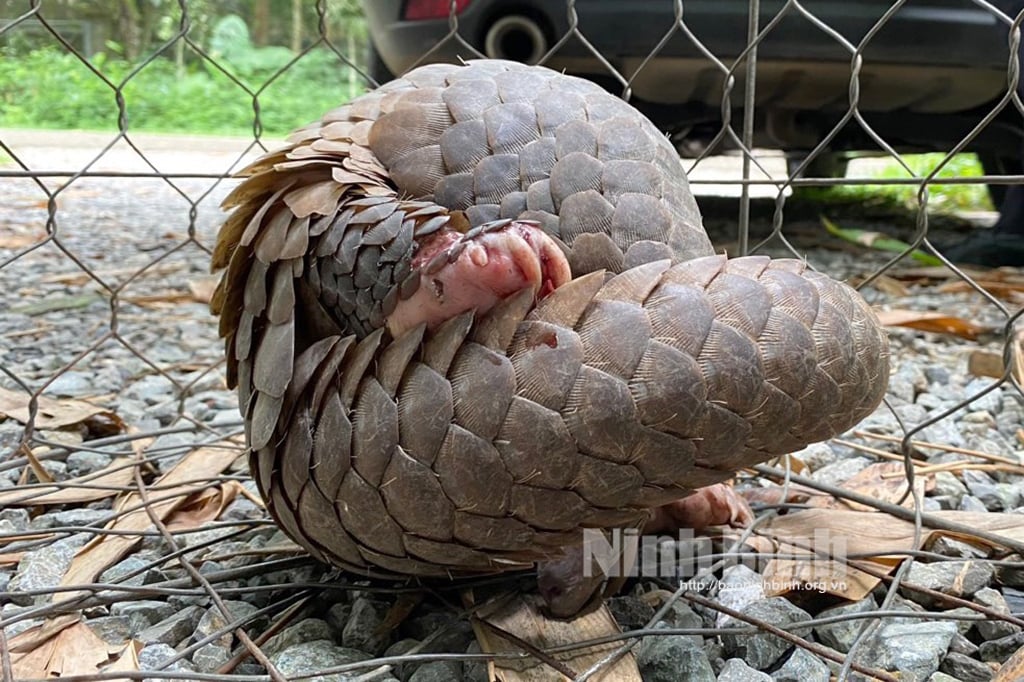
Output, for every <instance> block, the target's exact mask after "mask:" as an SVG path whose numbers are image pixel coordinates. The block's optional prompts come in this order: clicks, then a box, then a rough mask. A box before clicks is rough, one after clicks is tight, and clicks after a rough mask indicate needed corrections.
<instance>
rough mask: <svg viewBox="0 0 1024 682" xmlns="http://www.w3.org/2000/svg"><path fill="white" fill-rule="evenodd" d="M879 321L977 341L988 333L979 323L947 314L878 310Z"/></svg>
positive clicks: (890, 325) (899, 309) (891, 325)
mask: <svg viewBox="0 0 1024 682" xmlns="http://www.w3.org/2000/svg"><path fill="white" fill-rule="evenodd" d="M875 314H876V315H878V320H879V321H880V322H881V323H882V324H883V325H885V326H887V327H910V328H912V329H919V330H921V331H925V332H936V333H939V334H953V335H954V336H959V337H961V338H964V339H968V340H971V341H973V340H975V339H977V338H978V336H979V335H980V334H982V333H983V332H986V331H988V329H987V328H986V327H983V326H981V325H979V324H977V323H974V322H971V321H969V320H965V319H963V318H961V317H956V316H953V315H947V314H945V313H935V312H921V311H918V310H904V309H901V308H896V309H893V310H876V311H875Z"/></svg>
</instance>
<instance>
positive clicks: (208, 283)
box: [188, 275, 220, 303]
mask: <svg viewBox="0 0 1024 682" xmlns="http://www.w3.org/2000/svg"><path fill="white" fill-rule="evenodd" d="M219 281H220V276H219V275H209V276H207V277H199V278H196V279H190V280H189V282H188V290H189V292H191V294H192V298H193V300H195V301H198V302H199V303H209V302H210V300H211V299H212V298H213V290H214V289H216V288H217V282H219Z"/></svg>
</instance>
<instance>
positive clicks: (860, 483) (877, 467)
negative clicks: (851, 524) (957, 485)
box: [808, 462, 928, 511]
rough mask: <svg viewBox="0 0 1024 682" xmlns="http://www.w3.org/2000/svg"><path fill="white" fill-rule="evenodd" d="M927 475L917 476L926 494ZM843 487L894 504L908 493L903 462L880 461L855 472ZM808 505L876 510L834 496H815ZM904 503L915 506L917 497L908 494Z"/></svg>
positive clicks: (843, 483) (916, 480)
mask: <svg viewBox="0 0 1024 682" xmlns="http://www.w3.org/2000/svg"><path fill="white" fill-rule="evenodd" d="M927 478H928V477H927V476H917V477H915V478H914V484H915V486H916V487H917V489H918V492H919V493H921V494H923V493H924V490H925V484H926V479H927ZM840 486H841V487H842V488H843V489H845V490H849V491H850V492H855V493H860V494H861V495H866V496H868V497H871V498H873V499H876V500H880V501H882V502H891V503H892V504H897V503H898V502H899V501H900V498H903V497H904V496H905V495H906V492H907V486H906V477H905V475H904V468H903V463H902V462H877V463H875V464H872V465H870V466H867V467H865V468H863V469H861V470H860V471H858V472H857V473H856V474H855V475H853V476H851V477H850V478H848V479H846V480H845V481H843V482H842V484H840ZM808 504H809V505H810V506H812V507H819V508H822V509H855V510H857V511H873V510H874V507H869V506H867V505H863V504H860V503H857V502H853V501H851V500H846V499H837V498H835V497H831V496H826V497H820V496H818V497H812V498H811V499H810V500H809V501H808ZM903 506H904V507H907V508H911V507H912V506H913V498H912V497H910V496H908V495H907V496H906V499H905V500H903Z"/></svg>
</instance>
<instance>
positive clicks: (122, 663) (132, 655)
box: [103, 639, 142, 673]
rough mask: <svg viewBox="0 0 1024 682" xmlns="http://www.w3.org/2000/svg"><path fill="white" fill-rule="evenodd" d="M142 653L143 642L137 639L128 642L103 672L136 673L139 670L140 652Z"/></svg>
mask: <svg viewBox="0 0 1024 682" xmlns="http://www.w3.org/2000/svg"><path fill="white" fill-rule="evenodd" d="M140 651H142V642H140V641H139V640H137V639H133V640H130V641H128V643H126V644H125V645H124V647H123V648H122V649H121V651H120V653H117V654H115V655H116V656H117V658H116V659H114V662H113V663H111V664H110V665H108V666H107V667H106V668H104V669H103V672H105V673H110V672H134V671H136V670H138V669H139V652H140Z"/></svg>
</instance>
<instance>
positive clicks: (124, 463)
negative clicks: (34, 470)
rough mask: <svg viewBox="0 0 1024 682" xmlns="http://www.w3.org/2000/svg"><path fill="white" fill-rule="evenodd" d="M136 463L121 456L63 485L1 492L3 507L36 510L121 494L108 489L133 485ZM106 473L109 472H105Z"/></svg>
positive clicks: (0, 505)
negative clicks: (32, 508)
mask: <svg viewBox="0 0 1024 682" xmlns="http://www.w3.org/2000/svg"><path fill="white" fill-rule="evenodd" d="M131 463H132V460H131V459H130V458H128V457H118V458H117V459H115V460H114V461H112V462H111V463H110V464H108V465H107V466H106V467H104V468H103V469H101V470H100V471H99V472H96V473H92V474H87V475H85V476H77V477H75V478H72V479H68V480H66V481H63V482H62V483H61V484H60V485H59V486H56V485H55V486H45V487H36V488H32V489H29V490H17V489H9V490H4V491H3V492H0V507H4V506H10V507H34V506H37V505H44V504H80V503H83V502H95V501H96V500H102V499H105V498H107V497H113V496H114V495H117V493H118V491H117V490H104V489H103V487H106V486H111V487H113V486H125V485H128V484H130V483H131V482H132V467H131V466H130V465H131ZM104 472H106V473H104Z"/></svg>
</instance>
